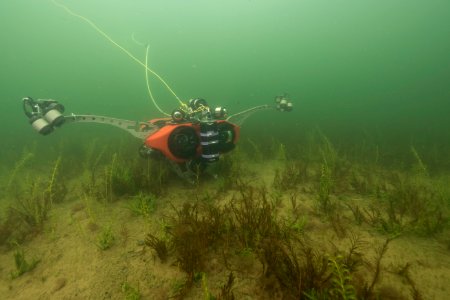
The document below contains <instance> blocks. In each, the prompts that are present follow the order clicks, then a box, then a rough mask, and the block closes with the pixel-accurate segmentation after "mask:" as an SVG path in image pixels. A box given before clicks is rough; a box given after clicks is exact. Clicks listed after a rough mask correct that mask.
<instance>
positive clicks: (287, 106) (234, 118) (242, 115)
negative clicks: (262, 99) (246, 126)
mask: <svg viewBox="0 0 450 300" xmlns="http://www.w3.org/2000/svg"><path fill="white" fill-rule="evenodd" d="M275 103H276V105H269V104H265V105H259V106H255V107H252V108H249V109H246V110H244V111H241V112H239V113H236V114H233V115H231V116H229V117H228V118H226V120H227V121H230V122H231V123H233V124H236V125H237V126H242V124H243V123H244V121H245V120H246V119H247V118H248V117H250V116H251V115H252V114H253V113H255V112H257V111H262V110H267V109H276V110H278V111H281V112H290V111H292V109H293V106H292V102H291V101H290V100H289V99H288V98H287V96H286V95H284V96H277V97H275Z"/></svg>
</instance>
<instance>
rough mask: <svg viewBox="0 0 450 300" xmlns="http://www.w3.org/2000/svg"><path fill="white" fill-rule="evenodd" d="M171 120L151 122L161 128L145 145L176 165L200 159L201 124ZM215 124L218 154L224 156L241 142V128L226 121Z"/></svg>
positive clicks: (201, 148) (149, 137)
mask: <svg viewBox="0 0 450 300" xmlns="http://www.w3.org/2000/svg"><path fill="white" fill-rule="evenodd" d="M171 120H172V119H170V118H163V119H154V120H150V123H152V124H154V125H157V126H158V127H160V128H159V129H158V130H157V131H156V132H155V133H153V134H151V135H150V136H148V137H147V139H146V140H145V142H144V144H145V145H146V146H147V147H149V148H151V149H153V150H157V151H159V152H160V153H162V154H163V155H164V156H165V157H167V158H168V159H170V160H171V161H174V162H176V163H183V162H187V161H189V160H192V159H195V158H198V157H200V156H201V155H202V153H203V147H202V142H201V137H200V124H199V123H193V122H183V123H173V122H171ZM213 122H214V123H215V124H216V125H217V131H218V152H219V153H220V154H223V153H226V152H229V151H231V150H232V149H234V147H235V145H236V143H237V141H238V140H239V133H240V128H239V126H237V125H235V124H232V123H230V122H228V121H225V120H215V121H213Z"/></svg>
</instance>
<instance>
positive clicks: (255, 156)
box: [247, 139, 264, 162]
mask: <svg viewBox="0 0 450 300" xmlns="http://www.w3.org/2000/svg"><path fill="white" fill-rule="evenodd" d="M247 142H248V145H250V150H249V152H250V153H249V154H248V156H249V157H250V158H251V159H252V160H253V161H255V162H260V161H262V160H263V158H264V156H263V154H262V152H261V147H259V146H258V145H257V144H256V143H255V142H254V141H253V140H251V139H247Z"/></svg>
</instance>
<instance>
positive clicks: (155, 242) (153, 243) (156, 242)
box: [145, 233, 169, 263]
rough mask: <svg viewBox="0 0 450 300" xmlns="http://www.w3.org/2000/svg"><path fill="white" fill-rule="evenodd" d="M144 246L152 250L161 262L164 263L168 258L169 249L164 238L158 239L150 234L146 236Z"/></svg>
mask: <svg viewBox="0 0 450 300" xmlns="http://www.w3.org/2000/svg"><path fill="white" fill-rule="evenodd" d="M145 244H146V245H147V246H149V247H150V248H152V249H153V250H154V251H155V252H156V254H157V255H158V257H159V259H160V260H161V262H163V263H165V262H166V261H167V258H168V257H169V248H168V245H167V240H166V239H165V238H159V237H157V236H155V235H153V234H151V233H148V234H147V237H146V238H145Z"/></svg>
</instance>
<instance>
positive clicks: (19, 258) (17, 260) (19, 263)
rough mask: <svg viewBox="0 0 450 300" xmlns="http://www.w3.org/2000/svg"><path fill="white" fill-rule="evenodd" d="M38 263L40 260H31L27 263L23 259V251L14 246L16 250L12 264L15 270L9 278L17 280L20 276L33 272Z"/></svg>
mask: <svg viewBox="0 0 450 300" xmlns="http://www.w3.org/2000/svg"><path fill="white" fill-rule="evenodd" d="M39 262H40V260H38V259H32V260H31V262H30V261H27V259H26V258H25V251H24V250H23V248H22V247H20V246H19V245H18V244H16V250H14V264H15V267H16V270H15V271H12V272H11V278H13V279H14V278H17V277H19V276H21V275H22V274H24V273H27V272H29V271H31V270H33V269H34V268H35V267H36V265H37V264H38V263H39Z"/></svg>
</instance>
